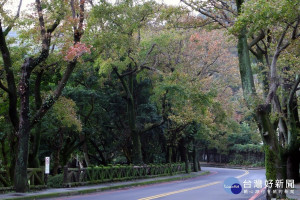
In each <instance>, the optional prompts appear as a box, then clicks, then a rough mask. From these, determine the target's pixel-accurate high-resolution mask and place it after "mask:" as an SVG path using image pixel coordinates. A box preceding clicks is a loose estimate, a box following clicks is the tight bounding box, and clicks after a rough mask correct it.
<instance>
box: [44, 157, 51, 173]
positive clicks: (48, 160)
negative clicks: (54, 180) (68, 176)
mask: <svg viewBox="0 0 300 200" xmlns="http://www.w3.org/2000/svg"><path fill="white" fill-rule="evenodd" d="M45 174H50V157H45Z"/></svg>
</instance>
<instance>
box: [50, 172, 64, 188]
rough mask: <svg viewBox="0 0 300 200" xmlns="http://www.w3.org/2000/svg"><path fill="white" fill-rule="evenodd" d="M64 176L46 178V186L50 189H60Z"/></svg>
mask: <svg viewBox="0 0 300 200" xmlns="http://www.w3.org/2000/svg"><path fill="white" fill-rule="evenodd" d="M63 179H64V175H63V174H57V175H55V176H51V175H50V176H49V177H48V183H47V186H48V187H50V188H61V187H63V181H64V180H63Z"/></svg>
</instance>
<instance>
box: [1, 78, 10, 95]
mask: <svg viewBox="0 0 300 200" xmlns="http://www.w3.org/2000/svg"><path fill="white" fill-rule="evenodd" d="M0 88H1V89H2V90H4V91H5V92H7V93H10V92H9V90H8V88H7V87H5V86H4V85H3V84H2V82H1V81H0Z"/></svg>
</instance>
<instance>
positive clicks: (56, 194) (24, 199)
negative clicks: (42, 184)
mask: <svg viewBox="0 0 300 200" xmlns="http://www.w3.org/2000/svg"><path fill="white" fill-rule="evenodd" d="M209 173H210V172H209V171H202V172H200V173H198V174H189V175H184V176H179V177H170V178H166V179H158V180H148V181H146V180H145V181H144V182H135V183H129V184H121V185H114V186H108V187H100V186H99V188H92V189H83V190H80V189H79V190H74V191H64V192H53V193H46V194H36V195H35V194H33V195H28V196H18V197H14V196H11V197H4V198H3V200H20V199H22V200H30V199H45V198H53V197H63V196H71V195H81V194H88V193H95V192H104V191H108V190H114V189H121V188H130V187H137V186H143V185H151V184H156V183H165V182H172V181H178V180H185V179H189V178H195V177H198V176H203V175H207V174H209ZM75 189H76V188H75ZM77 189H78V188H77ZM12 195H22V194H18V193H15V194H12ZM0 198H1V195H0Z"/></svg>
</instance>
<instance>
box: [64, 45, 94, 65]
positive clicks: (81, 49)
mask: <svg viewBox="0 0 300 200" xmlns="http://www.w3.org/2000/svg"><path fill="white" fill-rule="evenodd" d="M84 53H89V54H90V53H91V45H86V44H84V43H81V42H77V43H76V44H75V45H74V46H71V47H70V48H69V49H68V51H67V53H66V54H67V55H66V56H65V57H64V59H65V60H66V61H73V60H75V59H77V58H78V57H80V56H81V55H83V54H84Z"/></svg>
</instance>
